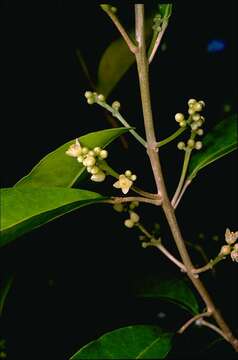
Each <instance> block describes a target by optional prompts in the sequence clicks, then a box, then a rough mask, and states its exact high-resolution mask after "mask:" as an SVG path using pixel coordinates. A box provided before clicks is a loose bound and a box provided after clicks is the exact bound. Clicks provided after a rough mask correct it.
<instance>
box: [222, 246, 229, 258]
mask: <svg viewBox="0 0 238 360" xmlns="http://www.w3.org/2000/svg"><path fill="white" fill-rule="evenodd" d="M230 252H231V248H230V246H229V245H223V246H222V247H221V250H220V255H221V256H226V255H229V254H230Z"/></svg>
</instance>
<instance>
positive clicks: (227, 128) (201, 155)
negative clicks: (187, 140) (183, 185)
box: [189, 114, 238, 179]
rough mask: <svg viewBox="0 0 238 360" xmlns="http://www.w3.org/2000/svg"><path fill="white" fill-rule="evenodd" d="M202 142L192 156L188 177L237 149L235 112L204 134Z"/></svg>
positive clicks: (193, 175)
mask: <svg viewBox="0 0 238 360" xmlns="http://www.w3.org/2000/svg"><path fill="white" fill-rule="evenodd" d="M202 143H203V148H202V150H200V151H198V152H197V153H195V154H194V155H193V156H192V159H191V162H190V166H189V179H193V178H194V177H195V176H196V175H197V173H198V172H199V171H200V170H201V169H203V168H204V167H205V166H207V165H209V164H211V163H212V162H214V161H216V160H218V159H220V158H221V157H223V156H225V155H227V154H229V153H230V152H232V151H234V150H235V149H237V147H238V135H237V114H234V115H232V116H231V117H229V118H228V119H225V120H223V121H221V122H220V123H218V124H217V125H216V126H215V127H214V128H213V130H212V131H211V132H209V133H208V134H207V135H206V136H204V139H203V141H202Z"/></svg>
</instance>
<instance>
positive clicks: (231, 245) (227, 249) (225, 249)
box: [219, 229, 238, 262]
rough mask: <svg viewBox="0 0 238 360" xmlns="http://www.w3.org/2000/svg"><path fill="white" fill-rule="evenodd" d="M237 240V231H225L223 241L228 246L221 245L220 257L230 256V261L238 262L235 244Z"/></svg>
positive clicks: (237, 251) (236, 245)
mask: <svg viewBox="0 0 238 360" xmlns="http://www.w3.org/2000/svg"><path fill="white" fill-rule="evenodd" d="M237 239H238V231H236V232H233V231H230V230H229V229H226V232H225V241H226V243H227V244H228V245H223V246H222V247H221V250H220V253H219V255H220V256H227V255H229V254H230V255H231V259H232V260H233V261H236V262H238V243H236V244H235V242H236V240H237Z"/></svg>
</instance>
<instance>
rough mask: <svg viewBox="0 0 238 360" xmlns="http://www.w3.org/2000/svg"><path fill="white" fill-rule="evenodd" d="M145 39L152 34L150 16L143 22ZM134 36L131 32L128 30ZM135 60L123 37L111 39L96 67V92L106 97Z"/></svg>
mask: <svg viewBox="0 0 238 360" xmlns="http://www.w3.org/2000/svg"><path fill="white" fill-rule="evenodd" d="M145 28H146V32H145V34H146V39H147V40H148V39H149V37H150V36H151V34H152V18H148V19H147V20H146V23H145ZM130 36H131V38H134V34H133V32H130ZM134 62H135V56H134V54H132V53H131V51H130V50H129V49H128V46H127V44H126V43H125V41H124V39H123V38H121V37H120V38H119V39H117V40H115V41H113V42H112V43H111V44H110V45H109V46H108V47H107V48H106V50H105V52H104V53H103V55H102V57H101V60H100V63H99V67H98V81H97V86H96V88H97V92H98V93H100V94H103V95H104V96H105V97H107V96H108V95H109V94H110V93H111V91H112V90H113V89H114V87H115V86H116V85H117V83H118V82H119V81H120V80H121V78H122V77H123V75H124V74H125V73H126V72H127V71H128V70H129V68H130V67H131V65H132V64H133V63H134Z"/></svg>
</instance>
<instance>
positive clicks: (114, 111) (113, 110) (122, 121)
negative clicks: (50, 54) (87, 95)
mask: <svg viewBox="0 0 238 360" xmlns="http://www.w3.org/2000/svg"><path fill="white" fill-rule="evenodd" d="M96 103H97V104H98V105H100V106H102V107H103V108H105V109H107V110H108V111H110V113H111V114H112V116H114V117H115V118H117V119H118V120H119V121H120V122H121V123H122V125H124V126H125V127H126V128H128V129H129V132H130V133H131V134H132V135H133V136H134V137H135V138H136V140H138V141H139V142H140V143H141V144H142V145H143V146H144V147H145V148H146V147H147V145H146V141H145V140H144V139H143V138H142V137H141V136H140V135H139V134H138V133H137V132H136V131H135V130H134V129H133V126H131V125H130V124H129V123H128V122H127V121H126V120H125V119H124V118H123V117H122V115H121V114H120V113H119V111H117V110H115V109H113V108H112V107H111V106H110V105H108V104H107V103H106V102H104V101H97V102H96Z"/></svg>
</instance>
